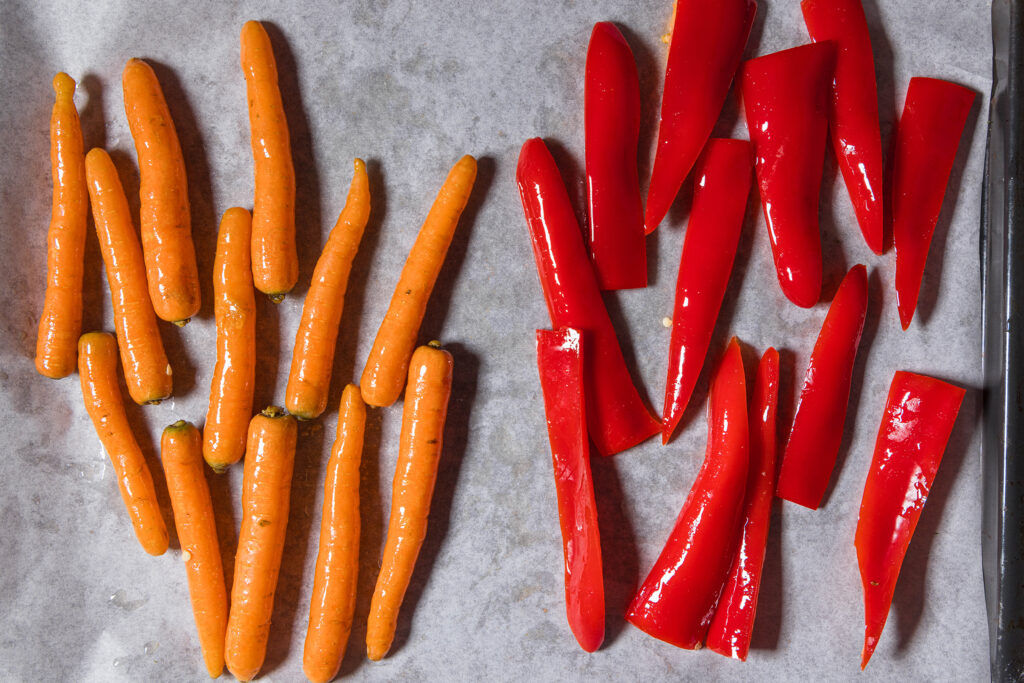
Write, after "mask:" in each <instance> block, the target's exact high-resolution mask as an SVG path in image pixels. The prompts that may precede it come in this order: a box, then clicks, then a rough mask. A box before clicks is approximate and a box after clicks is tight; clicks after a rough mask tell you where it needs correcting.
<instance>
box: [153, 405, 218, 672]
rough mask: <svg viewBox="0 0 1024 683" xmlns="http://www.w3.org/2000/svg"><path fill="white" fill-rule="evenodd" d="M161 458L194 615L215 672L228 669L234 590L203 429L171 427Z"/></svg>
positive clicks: (164, 437) (165, 435)
mask: <svg viewBox="0 0 1024 683" xmlns="http://www.w3.org/2000/svg"><path fill="white" fill-rule="evenodd" d="M160 459H161V460H162V461H163V464H164V475H165V476H166V477H167V492H168V493H169V494H170V496H171V508H172V509H173V510H174V527H175V528H176V529H177V530H178V541H179V542H180V543H181V556H182V559H183V560H185V567H186V569H187V571H188V592H189V596H190V597H191V600H192V615H193V617H194V618H195V620H196V630H197V631H198V632H199V646H200V647H201V648H202V650H203V660H204V662H205V663H206V671H207V672H208V673H209V674H210V678H217V677H218V676H220V674H221V671H223V669H224V630H225V629H226V628H227V623H228V595H227V590H226V589H225V587H224V568H223V566H222V565H221V561H220V544H219V543H218V541H217V525H216V522H215V521H214V515H213V502H212V501H211V500H210V489H209V487H208V486H207V485H206V477H205V475H204V474H203V456H202V453H201V449H200V436H199V430H198V429H196V428H195V427H193V426H192V425H191V424H189V423H188V422H185V421H184V420H178V421H177V422H175V423H174V424H172V425H170V426H168V427H166V428H165V429H164V433H163V435H162V436H161V438H160Z"/></svg>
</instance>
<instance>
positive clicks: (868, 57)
mask: <svg viewBox="0 0 1024 683" xmlns="http://www.w3.org/2000/svg"><path fill="white" fill-rule="evenodd" d="M800 7H801V8H802V9H803V12H804V23H805V24H807V31H808V33H810V34H811V40H813V41H814V42H816V43H819V42H822V41H826V40H831V41H834V42H835V44H836V72H835V80H834V81H833V83H832V93H831V98H830V100H829V105H830V107H829V128H830V130H831V133H832V135H831V138H832V149H833V151H834V152H835V154H836V160H837V161H838V164H839V170H840V171H842V173H843V181H844V182H845V183H846V191H847V193H849V195H850V201H852V202H853V209H854V211H855V212H856V214H857V222H858V223H859V224H860V231H861V233H862V234H863V235H864V241H865V242H867V244H868V247H869V248H870V249H871V251H873V252H875V253H876V254H881V253H882V251H883V249H884V245H883V242H882V134H881V131H880V130H879V126H878V91H877V88H876V86H875V59H874V57H873V56H872V54H871V35H870V34H869V33H868V21H867V19H866V18H865V16H864V7H863V6H861V0H803V2H801V3H800Z"/></svg>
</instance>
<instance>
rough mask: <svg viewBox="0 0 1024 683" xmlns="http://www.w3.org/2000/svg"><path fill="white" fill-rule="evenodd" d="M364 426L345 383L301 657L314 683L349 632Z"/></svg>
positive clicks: (361, 410)
mask: <svg viewBox="0 0 1024 683" xmlns="http://www.w3.org/2000/svg"><path fill="white" fill-rule="evenodd" d="M365 425H366V405H365V404H364V403H363V399H362V398H360V396H359V387H357V386H356V385H354V384H349V385H348V386H346V387H345V390H344V391H343V392H342V394H341V408H340V409H339V410H338V434H337V436H336V437H335V439H334V445H333V446H332V447H331V458H330V460H328V461H327V478H326V480H325V481H324V505H323V515H322V517H321V518H320V551H319V553H317V556H316V574H315V575H314V577H313V597H312V599H311V600H310V603H309V628H308V629H307V630H306V644H305V647H304V649H303V653H302V670H303V671H304V672H305V674H306V678H308V679H309V680H311V681H313V683H325V682H326V681H329V680H331V679H332V678H334V676H335V675H336V674H337V673H338V668H339V667H340V666H341V659H342V657H343V656H344V654H345V645H346V644H347V643H348V636H349V632H350V630H351V628H352V613H353V611H354V610H355V605H356V579H357V578H358V575H359V523H360V522H359V462H360V460H361V458H362V453H363V430H364V428H365Z"/></svg>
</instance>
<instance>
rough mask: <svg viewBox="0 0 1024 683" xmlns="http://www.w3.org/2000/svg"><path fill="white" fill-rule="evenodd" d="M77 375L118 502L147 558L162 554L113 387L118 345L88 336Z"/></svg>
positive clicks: (144, 478)
mask: <svg viewBox="0 0 1024 683" xmlns="http://www.w3.org/2000/svg"><path fill="white" fill-rule="evenodd" d="M78 375H79V379H80V380H81V382H82V396H83V398H84V399H85V410H86V412H87V413H89V417H90V418H91V419H92V424H93V426H94V427H95V428H96V434H97V435H99V437H100V441H101V442H102V443H103V448H104V450H106V451H107V455H109V456H110V463H111V464H112V465H113V466H114V475H115V476H116V477H117V486H118V488H119V489H120V490H121V498H122V499H123V500H124V505H125V507H126V508H128V516H129V517H130V518H131V520H132V527H134V529H135V537H136V538H138V539H139V543H140V544H141V545H142V549H143V550H145V551H146V552H147V553H149V554H150V555H163V554H164V551H165V550H167V527H166V526H165V525H164V518H163V517H162V516H161V515H160V506H159V504H158V503H157V500H156V490H155V489H154V488H153V477H152V476H151V475H150V473H149V467H148V466H147V465H146V459H145V457H143V455H142V449H140V448H139V444H138V442H137V441H136V440H135V436H134V435H133V434H132V428H131V425H130V424H129V423H128V416H127V415H126V414H125V412H124V403H123V402H122V400H121V389H120V387H118V386H117V342H115V341H114V337H113V336H111V335H110V334H108V333H106V332H89V333H87V334H83V335H82V338H81V339H80V340H79V341H78Z"/></svg>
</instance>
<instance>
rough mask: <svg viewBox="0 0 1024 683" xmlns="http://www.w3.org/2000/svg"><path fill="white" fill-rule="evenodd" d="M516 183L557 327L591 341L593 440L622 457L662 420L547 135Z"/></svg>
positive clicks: (587, 360)
mask: <svg viewBox="0 0 1024 683" xmlns="http://www.w3.org/2000/svg"><path fill="white" fill-rule="evenodd" d="M516 181H517V183H518V184H519V195H520V198H521V199H522V202H523V211H524V212H525V214H526V224H527V226H528V227H529V230H530V238H531V239H532V241H533V255H534V258H535V260H536V262H537V272H538V273H539V275H540V283H541V287H542V288H543V289H544V300H545V301H546V302H547V305H548V313H549V314H550V315H551V324H552V326H554V327H574V328H576V329H578V330H579V331H580V332H582V333H583V338H584V343H585V344H586V346H587V354H586V356H584V358H583V380H584V381H583V386H584V389H585V393H586V401H587V424H588V426H589V434H590V438H591V439H592V440H593V442H594V446H595V447H596V448H597V451H598V453H600V454H601V455H614V454H615V453H618V452H620V451H624V450H626V449H627V448H630V447H631V446H634V445H636V444H638V443H640V442H641V441H643V440H645V439H647V438H649V437H651V436H653V435H654V434H655V433H656V432H658V431H659V430H660V428H661V423H660V422H658V421H657V420H656V419H655V418H654V417H653V416H652V415H651V413H650V411H649V410H648V409H647V407H646V406H645V405H644V404H643V401H642V400H641V399H640V394H639V393H637V390H636V387H635V386H634V385H633V380H632V378H631V377H630V376H629V370H628V369H627V368H626V361H625V359H623V357H622V349H621V348H619V341H618V339H617V338H616V337H615V329H614V328H613V327H612V321H611V319H610V318H609V317H608V311H607V309H605V307H604V300H603V299H602V298H601V292H600V290H598V288H597V278H596V277H595V276H594V269H593V268H592V267H591V265H590V259H589V258H588V257H587V250H586V247H585V246H584V245H583V235H582V233H581V232H580V228H579V224H578V223H577V222H576V216H575V214H574V213H573V210H572V205H571V204H570V203H569V194H568V192H566V189H565V184H564V183H563V182H562V177H561V176H560V175H559V173H558V167H557V166H556V165H555V160H554V159H553V158H552V157H551V152H549V151H548V148H547V146H546V145H545V144H544V141H543V140H541V139H540V138H533V139H532V140H527V141H526V142H525V143H524V144H523V148H522V150H521V151H520V153H519V165H518V167H517V168H516Z"/></svg>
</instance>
